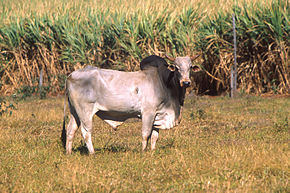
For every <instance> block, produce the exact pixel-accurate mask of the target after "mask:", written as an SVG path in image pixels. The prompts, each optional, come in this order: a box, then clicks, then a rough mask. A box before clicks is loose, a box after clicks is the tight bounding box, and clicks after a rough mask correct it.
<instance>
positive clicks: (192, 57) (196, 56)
mask: <svg viewBox="0 0 290 193" xmlns="http://www.w3.org/2000/svg"><path fill="white" fill-rule="evenodd" d="M199 56H200V54H197V55H195V56H191V57H190V59H191V60H195V59H196V58H198V57H199Z"/></svg>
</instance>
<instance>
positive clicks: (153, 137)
mask: <svg viewBox="0 0 290 193" xmlns="http://www.w3.org/2000/svg"><path fill="white" fill-rule="evenodd" d="M158 136H159V129H158V128H155V127H153V129H152V133H151V150H154V149H155V146H156V142H157V140H158Z"/></svg>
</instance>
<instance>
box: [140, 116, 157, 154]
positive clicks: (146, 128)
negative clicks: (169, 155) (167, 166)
mask: <svg viewBox="0 0 290 193" xmlns="http://www.w3.org/2000/svg"><path fill="white" fill-rule="evenodd" d="M154 118H155V115H154V114H152V113H142V150H143V151H144V150H145V149H146V147H147V143H148V140H149V138H150V135H151V133H152V126H153V122H154Z"/></svg>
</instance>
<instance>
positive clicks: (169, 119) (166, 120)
mask: <svg viewBox="0 0 290 193" xmlns="http://www.w3.org/2000/svg"><path fill="white" fill-rule="evenodd" d="M176 125H178V121H176V116H175V113H174V111H170V110H167V111H164V112H159V113H157V115H156V117H155V121H154V124H153V126H154V127H156V128H159V129H171V128H173V127H174V126H176Z"/></svg>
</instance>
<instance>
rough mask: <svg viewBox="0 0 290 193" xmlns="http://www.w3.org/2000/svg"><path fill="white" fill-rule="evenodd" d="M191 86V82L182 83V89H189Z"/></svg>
mask: <svg viewBox="0 0 290 193" xmlns="http://www.w3.org/2000/svg"><path fill="white" fill-rule="evenodd" d="M190 84H191V82H190V81H181V83H180V85H181V87H186V88H187V87H189V86H190Z"/></svg>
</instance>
